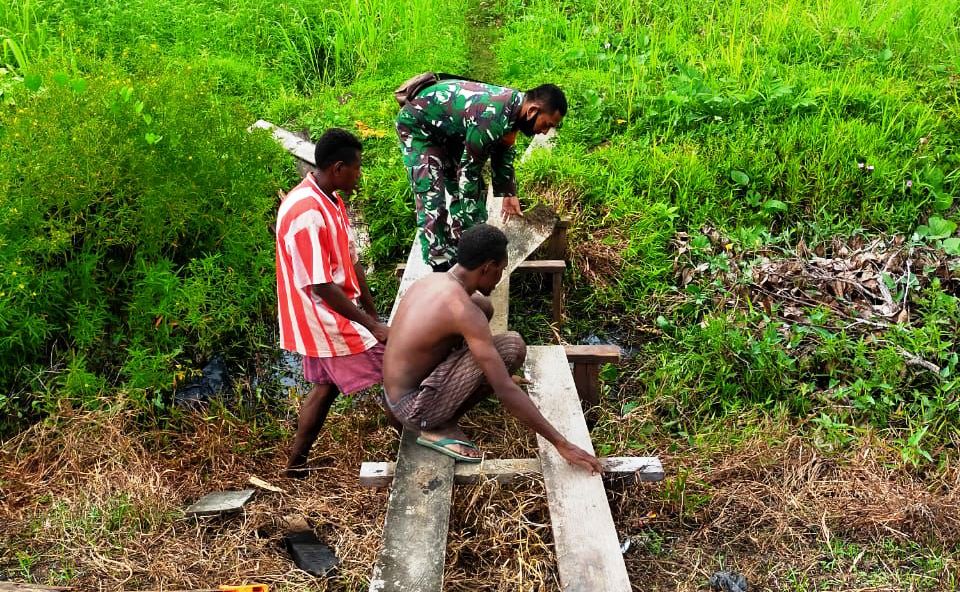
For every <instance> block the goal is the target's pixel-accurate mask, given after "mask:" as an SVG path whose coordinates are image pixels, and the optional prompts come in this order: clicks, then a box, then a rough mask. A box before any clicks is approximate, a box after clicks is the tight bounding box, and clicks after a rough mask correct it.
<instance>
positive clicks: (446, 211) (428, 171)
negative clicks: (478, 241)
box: [397, 109, 487, 265]
mask: <svg viewBox="0 0 960 592" xmlns="http://www.w3.org/2000/svg"><path fill="white" fill-rule="evenodd" d="M397 136H398V137H399V138H400V150H401V152H402V154H403V165H404V167H406V169H407V180H408V181H410V187H411V188H412V189H413V198H414V203H415V204H416V209H417V227H418V228H419V229H420V247H421V248H422V249H423V260H424V262H425V263H426V264H427V265H441V264H443V263H453V262H455V261H456V258H457V245H458V244H459V242H460V235H461V234H462V233H463V231H465V230H467V229H468V228H470V227H472V226H476V225H477V224H481V223H483V222H486V221H487V204H486V195H487V194H486V192H485V191H484V188H483V186H482V185H483V184H482V181H481V187H480V191H479V193H478V195H479V196H480V198H479V199H469V198H466V199H465V198H463V197H461V196H460V183H459V181H460V158H461V156H462V154H463V149H464V148H463V144H462V143H460V144H459V145H458V144H456V143H453V144H448V145H444V144H441V143H438V142H437V141H436V140H435V139H433V138H431V137H430V136H429V135H428V134H427V133H426V132H424V131H423V130H422V128H421V126H420V123H419V122H418V121H417V119H416V116H414V115H412V114H410V113H409V112H408V111H407V110H406V109H401V110H400V115H399V116H397Z"/></svg>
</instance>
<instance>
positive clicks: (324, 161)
mask: <svg viewBox="0 0 960 592" xmlns="http://www.w3.org/2000/svg"><path fill="white" fill-rule="evenodd" d="M362 150H363V144H361V143H360V140H359V139H358V138H357V137H356V136H355V135H353V134H351V133H350V132H348V131H347V130H345V129H340V128H338V127H332V128H330V129H328V130H327V131H325V132H324V133H323V135H322V136H320V139H319V140H317V146H316V150H315V151H314V153H313V157H314V163H315V164H316V166H317V168H318V169H320V170H323V169H325V168H327V167H328V166H330V165H332V164H335V163H338V162H341V161H342V162H345V163H347V164H353V163H355V162H357V158H358V157H359V155H360V152H361V151H362Z"/></svg>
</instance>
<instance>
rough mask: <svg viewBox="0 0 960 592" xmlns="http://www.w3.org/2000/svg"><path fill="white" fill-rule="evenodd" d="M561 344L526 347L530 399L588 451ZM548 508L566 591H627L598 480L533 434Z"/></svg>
mask: <svg viewBox="0 0 960 592" xmlns="http://www.w3.org/2000/svg"><path fill="white" fill-rule="evenodd" d="M567 364H568V362H567V357H566V355H565V354H564V350H563V347H562V346H558V345H554V346H530V347H528V348H527V361H526V374H527V378H528V379H529V380H530V381H531V384H530V386H529V392H530V398H531V399H532V400H533V401H534V402H535V403H536V405H537V407H538V408H539V409H540V412H541V413H543V415H544V417H546V418H547V420H549V421H550V423H552V424H553V426H554V427H555V428H557V430H559V431H560V433H562V434H563V435H564V436H565V437H566V438H567V439H568V440H570V441H571V442H572V443H573V444H575V445H577V446H579V447H581V448H583V449H584V450H587V451H590V452H593V444H592V443H591V442H590V432H589V431H588V430H587V424H586V421H584V418H583V413H582V412H581V410H580V401H579V399H578V398H577V391H576V386H575V385H574V383H573V377H572V376H571V374H570V371H569V366H568V365H567ZM537 441H538V443H539V445H540V459H541V462H542V463H543V483H544V487H545V489H546V490H547V501H548V503H549V506H550V523H551V526H552V529H553V539H554V545H555V547H556V554H557V569H558V571H559V572H560V582H561V584H562V587H563V590H564V591H565V592H614V591H616V592H630V578H629V577H628V576H627V568H626V565H625V564H624V562H623V554H622V553H621V552H620V541H619V540H618V538H617V530H616V527H615V526H614V524H613V517H612V515H611V514H610V506H609V505H607V495H606V492H605V491H604V489H603V480H602V479H601V478H600V476H599V475H595V476H591V475H590V474H589V473H587V472H586V471H584V470H583V469H581V468H578V467H574V466H572V465H570V464H569V463H568V462H567V461H566V460H564V459H563V457H561V456H560V454H559V453H558V452H557V450H556V448H554V447H553V445H552V444H550V443H549V442H547V441H546V440H545V439H543V438H542V437H540V436H537Z"/></svg>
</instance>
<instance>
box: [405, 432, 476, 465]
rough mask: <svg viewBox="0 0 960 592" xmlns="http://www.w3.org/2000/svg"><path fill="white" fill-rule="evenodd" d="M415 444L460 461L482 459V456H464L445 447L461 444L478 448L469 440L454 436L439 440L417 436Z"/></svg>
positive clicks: (471, 461) (473, 461) (469, 461)
mask: <svg viewBox="0 0 960 592" xmlns="http://www.w3.org/2000/svg"><path fill="white" fill-rule="evenodd" d="M417 444H419V445H420V446H425V447H427V448H431V449H433V450H436V451H437V452H439V453H440V454H446V455H447V456H449V457H450V458H453V459H455V460H458V461H460V462H465V463H478V462H480V461H481V460H483V458H481V457H477V458H474V457H472V456H465V455H463V454H460V453H459V452H455V451H453V450H450V449H449V448H447V446H449V445H451V444H460V445H461V446H466V447H467V448H473V449H474V450H479V448H477V445H476V444H474V443H473V442H471V441H469V440H467V441H464V440H455V439H454V438H440V439H439V440H434V441H431V440H425V439H423V438H417Z"/></svg>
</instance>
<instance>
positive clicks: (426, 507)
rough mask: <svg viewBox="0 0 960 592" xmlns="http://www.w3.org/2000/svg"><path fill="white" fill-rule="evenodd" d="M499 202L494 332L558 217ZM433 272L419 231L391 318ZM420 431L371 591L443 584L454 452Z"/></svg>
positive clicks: (404, 450)
mask: <svg viewBox="0 0 960 592" xmlns="http://www.w3.org/2000/svg"><path fill="white" fill-rule="evenodd" d="M501 203H502V200H501V199H500V198H494V197H493V196H492V190H491V191H490V192H489V193H488V197H487V212H488V217H489V221H490V223H491V224H493V225H495V226H498V227H500V228H501V229H502V230H503V231H504V232H505V233H506V235H507V237H508V238H509V239H510V242H509V244H508V247H507V268H506V269H505V270H504V278H503V280H502V281H501V282H500V285H499V286H497V289H496V290H494V292H493V294H492V295H491V299H492V300H493V304H494V316H493V319H491V321H490V328H491V330H492V331H493V332H494V333H500V332H503V331H505V330H506V328H507V317H508V314H507V313H508V303H507V298H508V297H509V289H510V279H509V277H510V272H511V271H513V270H514V269H516V267H517V265H519V264H520V263H521V262H522V261H524V260H525V259H526V258H527V257H528V256H529V255H530V253H532V252H533V251H534V250H535V249H536V248H537V247H538V246H539V245H540V244H541V243H543V241H544V240H546V238H547V237H548V236H550V233H551V232H552V230H553V226H554V222H555V221H554V220H551V219H550V218H549V217H542V218H539V219H537V218H534V219H532V220H528V219H526V218H513V219H511V220H509V221H506V222H504V221H502V220H501V219H500V207H501ZM429 273H432V271H431V269H430V267H429V266H428V265H427V264H426V263H424V262H423V257H422V255H421V249H420V240H419V236H415V237H414V242H413V245H412V247H411V249H410V254H409V256H408V257H407V267H406V269H405V270H404V273H403V278H402V279H401V281H400V288H399V290H398V291H397V299H396V301H395V302H394V306H393V311H392V312H391V313H390V321H391V322H392V321H393V317H394V315H396V312H397V308H398V306H399V304H400V301H401V299H402V298H403V295H404V294H405V293H406V291H407V290H408V289H409V288H410V286H412V285H413V283H414V282H415V281H416V280H417V279H419V278H421V277H423V276H425V275H427V274H429ZM416 436H417V435H416V434H414V433H412V432H410V431H408V430H404V431H403V436H402V439H401V445H400V452H399V454H398V456H397V478H396V479H395V480H394V488H393V491H392V492H391V493H390V500H389V502H388V505H387V518H386V523H385V525H384V530H383V549H382V550H381V552H380V556H379V557H378V559H377V563H376V565H375V566H374V571H373V578H372V579H371V581H370V590H371V592H373V591H377V592H379V591H391V592H401V591H407V590H416V591H417V592H440V590H441V589H442V587H443V565H444V551H445V550H446V541H447V525H448V521H449V518H450V496H451V493H452V488H453V480H454V476H453V466H454V463H453V459H451V458H450V457H447V456H444V455H442V454H438V453H436V452H433V451H431V450H429V449H427V448H424V447H423V446H418V445H417V444H416ZM411 480H412V481H411Z"/></svg>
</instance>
